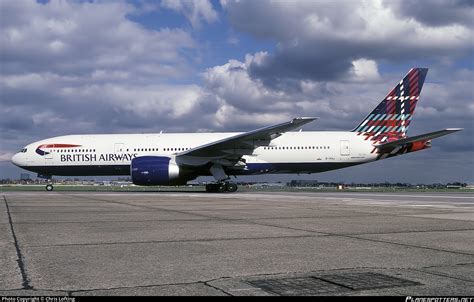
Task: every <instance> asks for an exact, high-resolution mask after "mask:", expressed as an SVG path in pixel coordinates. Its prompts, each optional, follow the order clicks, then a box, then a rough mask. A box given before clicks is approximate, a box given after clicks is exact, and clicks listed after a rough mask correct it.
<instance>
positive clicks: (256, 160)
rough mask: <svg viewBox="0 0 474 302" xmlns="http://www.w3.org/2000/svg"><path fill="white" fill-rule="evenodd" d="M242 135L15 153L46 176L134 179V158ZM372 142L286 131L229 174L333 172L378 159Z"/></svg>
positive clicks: (113, 138)
mask: <svg viewBox="0 0 474 302" xmlns="http://www.w3.org/2000/svg"><path fill="white" fill-rule="evenodd" d="M237 134H239V133H236V132H227V133H160V134H97V135H67V136H59V137H53V138H48V139H45V140H41V141H38V142H35V143H32V144H29V145H28V146H26V147H25V149H26V150H25V149H23V150H22V151H23V152H19V153H17V154H15V156H14V157H13V158H12V161H13V163H15V164H16V165H18V166H20V167H22V168H24V169H27V170H30V171H34V172H38V173H40V174H45V175H69V176H75V175H130V164H131V160H132V159H133V158H136V157H140V156H166V157H174V156H176V155H177V154H179V153H180V152H183V151H185V150H189V149H192V148H195V147H198V146H201V145H205V144H208V143H211V142H214V141H217V140H221V139H224V138H227V137H231V136H235V135H237ZM372 144H373V142H371V141H370V140H369V141H368V140H364V137H362V136H358V135H357V133H356V132H332V131H324V132H319V131H318V132H313V131H302V132H287V133H284V134H282V135H281V136H280V137H277V138H276V139H274V140H272V141H271V144H270V145H269V146H268V147H258V148H256V149H255V150H254V151H253V154H251V155H245V156H244V157H243V159H244V161H245V163H246V164H247V166H248V167H249V169H247V168H246V169H243V170H242V169H240V170H235V171H234V170H232V169H230V170H228V171H227V172H228V174H236V175H245V174H263V173H313V172H322V171H327V170H333V169H337V168H343V167H347V166H351V165H356V164H362V163H366V162H369V161H373V160H375V159H376V154H373V153H371V152H372V151H373V149H374V148H373V146H372ZM62 146H64V147H62ZM71 146H72V147H71ZM38 149H39V150H38ZM204 175H207V174H206V173H204Z"/></svg>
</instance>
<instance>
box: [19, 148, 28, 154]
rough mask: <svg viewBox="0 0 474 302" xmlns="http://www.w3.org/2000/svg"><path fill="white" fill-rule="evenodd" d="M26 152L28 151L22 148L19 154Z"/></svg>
mask: <svg viewBox="0 0 474 302" xmlns="http://www.w3.org/2000/svg"><path fill="white" fill-rule="evenodd" d="M26 151H28V149H26V148H23V149H21V151H20V152H21V153H26Z"/></svg>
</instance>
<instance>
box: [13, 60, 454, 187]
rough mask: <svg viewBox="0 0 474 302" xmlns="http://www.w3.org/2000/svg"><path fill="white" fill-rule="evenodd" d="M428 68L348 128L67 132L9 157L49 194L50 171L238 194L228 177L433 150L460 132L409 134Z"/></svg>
mask: <svg viewBox="0 0 474 302" xmlns="http://www.w3.org/2000/svg"><path fill="white" fill-rule="evenodd" d="M427 72H428V69H427V68H412V69H411V70H410V71H409V72H408V73H407V75H406V76H405V77H404V78H403V79H402V80H401V81H400V82H399V83H398V84H397V85H396V86H395V87H394V88H393V89H392V90H391V91H390V92H389V93H388V95H387V96H386V97H385V98H384V99H383V100H382V102H381V103H380V104H379V105H378V106H377V107H376V108H375V109H374V110H373V111H372V112H370V113H369V114H368V115H367V116H366V117H365V118H364V119H363V120H362V121H361V122H360V123H359V124H358V125H357V126H356V127H355V128H354V129H352V130H351V131H301V127H302V126H303V125H305V124H307V123H309V122H312V121H314V120H316V119H317V118H316V117H298V118H294V119H292V120H291V121H287V122H284V123H280V124H276V125H272V126H268V127H263V128H260V129H256V130H253V131H249V132H226V133H162V132H160V133H157V134H90V135H66V136H58V137H53V138H48V139H44V140H41V141H37V142H34V143H32V144H29V145H27V146H25V147H24V148H23V149H22V150H21V151H20V152H18V153H16V154H14V155H13V157H12V159H11V161H12V163H13V164H15V165H16V166H18V167H21V168H23V169H26V170H29V171H33V172H36V173H38V177H42V178H46V179H48V183H47V185H46V190H47V191H52V190H53V185H52V182H51V177H52V176H53V175H59V176H113V175H128V176H131V180H132V182H133V183H134V184H135V185H141V186H151V185H185V184H186V183H187V182H188V181H190V180H193V179H196V178H197V177H198V176H213V177H214V179H215V182H213V183H209V184H207V185H206V191H207V192H219V193H222V192H235V191H237V189H238V188H237V185H236V184H235V183H234V182H231V181H230V176H234V177H236V176H239V175H258V174H267V173H281V174H291V173H298V174H300V173H319V172H325V171H330V170H335V169H341V168H346V167H351V166H355V165H360V164H364V163H369V162H373V161H376V160H382V159H385V158H390V157H394V156H398V155H402V154H406V153H411V152H416V151H420V150H424V149H428V148H430V147H431V140H432V139H434V138H437V137H440V136H444V135H447V134H450V133H453V132H456V131H460V130H462V128H447V129H444V130H439V131H435V132H430V133H425V134H421V135H416V136H412V137H408V136H407V130H408V127H409V125H410V122H411V120H412V117H413V114H414V111H415V107H416V105H417V103H418V101H419V98H420V92H421V88H422V86H423V83H424V81H425V77H426V74H427ZM298 128H300V131H292V130H296V129H298Z"/></svg>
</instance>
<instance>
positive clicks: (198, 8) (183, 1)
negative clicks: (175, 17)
mask: <svg viewBox="0 0 474 302" xmlns="http://www.w3.org/2000/svg"><path fill="white" fill-rule="evenodd" d="M161 6H162V7H164V8H168V9H171V10H174V11H176V12H179V13H182V14H183V15H184V16H185V17H186V19H188V21H189V22H190V23H191V25H192V26H193V27H194V28H199V27H200V26H201V22H203V21H205V22H207V23H213V22H215V21H217V20H218V15H217V12H216V11H215V10H214V8H213V6H212V4H211V2H210V1H208V0H192V1H190V0H162V1H161Z"/></svg>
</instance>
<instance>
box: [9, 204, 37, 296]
mask: <svg viewBox="0 0 474 302" xmlns="http://www.w3.org/2000/svg"><path fill="white" fill-rule="evenodd" d="M3 200H4V201H5V206H6V207H7V214H8V222H9V224H10V230H11V232H12V236H13V241H14V244H15V250H16V255H17V260H16V262H17V263H18V268H19V269H20V273H21V279H22V285H23V289H33V286H32V285H31V284H30V279H29V278H28V274H27V272H26V268H25V262H24V259H25V258H24V256H23V254H22V253H21V249H20V245H19V244H18V239H17V237H16V234H15V228H14V227H13V221H12V217H11V214H10V208H9V206H8V201H7V197H6V196H5V195H3Z"/></svg>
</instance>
